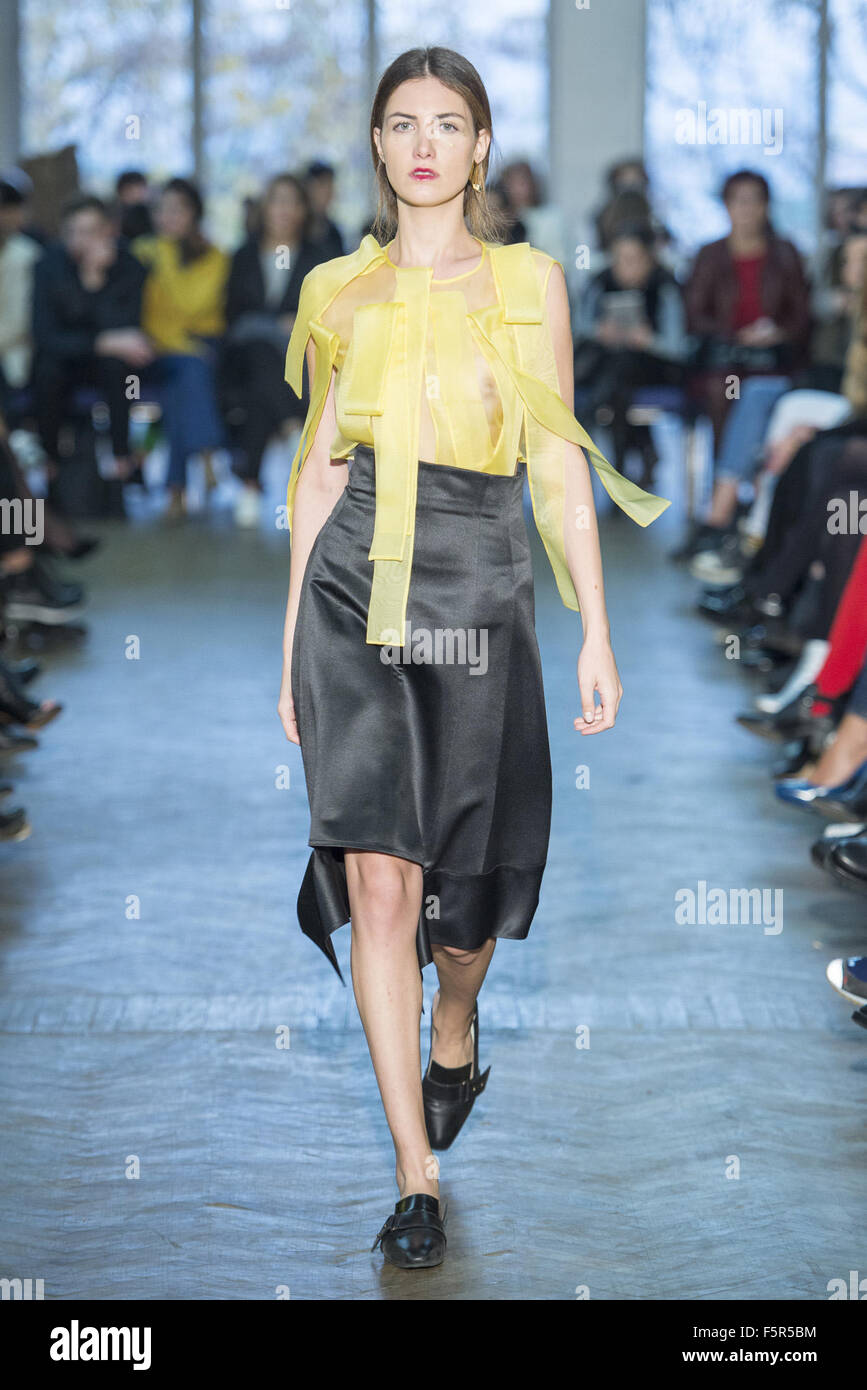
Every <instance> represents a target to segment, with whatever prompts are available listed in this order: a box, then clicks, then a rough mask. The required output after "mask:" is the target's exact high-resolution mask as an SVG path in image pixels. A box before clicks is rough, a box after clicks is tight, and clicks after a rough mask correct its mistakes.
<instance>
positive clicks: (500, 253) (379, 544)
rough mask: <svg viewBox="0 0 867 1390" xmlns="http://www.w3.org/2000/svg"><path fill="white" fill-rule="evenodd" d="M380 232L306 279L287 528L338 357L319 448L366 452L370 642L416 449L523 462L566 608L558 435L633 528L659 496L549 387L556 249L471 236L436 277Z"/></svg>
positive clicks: (463, 463)
mask: <svg viewBox="0 0 867 1390" xmlns="http://www.w3.org/2000/svg"><path fill="white" fill-rule="evenodd" d="M391 244H392V243H389V244H388V245H387V246H385V247H383V246H380V244H379V242H378V241H377V240H376V239H375V237H373V236H372V235H368V236H366V237H364V239H363V241H362V242H361V245H360V246H359V247H358V250H357V251H354V252H352V253H351V254H350V255H348V256H337V257H335V258H334V259H333V260H330V261H325V262H324V263H323V264H321V265H318V266H315V267H314V269H313V270H311V271H310V272H309V273H308V274H307V275H306V276H305V278H304V281H303V283H302V286H301V293H300V298H299V303H298V313H297V316H296V320H295V324H294V327H293V330H292V335H291V338H290V340H289V346H288V349H287V353H286V370H285V377H286V381H287V382H288V383H289V385H290V386H291V387H292V389H293V390H294V391H295V394H296V395H298V396H300V395H301V391H302V381H303V377H302V373H303V368H304V355H305V350H306V347H307V343H308V341H309V340H310V339H311V338H312V339H313V342H314V343H315V345H316V370H315V374H314V380H313V381H312V382H311V383H310V406H309V409H308V412H307V418H306V420H305V422H304V427H303V430H302V433H301V438H300V440H299V443H298V449H297V451H296V454H295V457H294V459H293V461H292V470H291V473H290V477H289V486H288V490H287V497H286V502H287V513H288V521H289V528H290V534H291V528H292V514H293V509H294V500H295V490H296V487H297V485H298V477H299V474H300V472H301V469H302V468H303V466H304V461H305V459H306V458H307V455H308V453H309V451H310V446H311V444H312V443H313V438H314V436H315V434H316V429H317V426H318V424H319V420H320V418H321V415H322V409H323V406H324V404H325V399H326V396H327V394H328V388H329V385H330V383H331V376H332V371H333V370H334V369H336V371H337V380H336V383H335V407H336V414H337V434H336V436H335V438H334V439H333V441H332V444H331V457H332V458H348V457H349V456H351V454H352V452H353V449H354V447H355V445H356V444H368V445H370V446H371V447H372V448H373V449H374V451H375V453H376V499H375V500H376V514H375V522H374V531H373V540H372V543H371V546H370V550H369V552H368V559H369V560H372V561H373V575H372V580H371V592H370V603H369V606H368V614H367V635H366V640H367V642H368V643H379V644H384V643H391V644H399V643H401V642H402V641H403V640H404V639H403V634H404V631H405V619H406V605H407V596H408V593H409V581H410V576H411V572H412V551H413V539H414V533H415V504H416V482H417V476H418V461H419V460H420V459H421V460H422V461H424V462H429V463H435V464H447V465H450V466H451V467H456V468H470V469H475V470H477V471H479V472H483V473H496V474H505V475H514V473H515V472H516V471H517V466H518V463H519V462H523V463H526V465H527V475H528V481H529V486H530V497H531V501H532V506H533V516H534V519H535V522H536V526H537V528H538V531H539V534H540V536H541V538H542V541H543V543H544V546H545V549H546V551H547V554H548V558H549V561H550V563H551V568H552V569H553V571H554V577H555V579H556V581H557V587H558V590H559V593H560V597H561V598H562V600H563V603H564V604H565V605H566V607H567V608H572V609H575V610H576V611H577V609H578V599H577V595H576V593H575V587H574V584H573V582H572V578H571V575H570V573H569V569H568V565H567V563H566V553H565V547H564V541H563V537H564V525H565V524H566V519H565V517H564V496H565V482H566V471H565V470H566V467H567V466H568V462H569V455H570V452H572V451H570V448H569V445H570V444H572V445H575V444H577V445H578V446H579V447H580V448H582V449H584V450H586V452H587V453H588V455H589V456H590V459H591V461H592V463H593V466H594V467H595V469H596V472H597V473H598V475H599V478H600V480H601V481H602V483H603V485H604V487H605V489H606V491H607V492H608V493H609V495H610V496H611V497H612V498H613V500H614V501H615V502H616V503H617V504H618V506H620V507H622V508H623V510H624V511H625V512H626V513H627V514H628V515H629V516H630V517H632V519H633V521H636V522H637V523H638V524H639V525H640V526H647V525H649V524H650V522H651V521H654V520H655V519H656V517H657V516H659V514H660V512H662V511H664V510H665V508H666V507H667V506H669V502H668V500H667V499H665V498H663V497H656V496H654V494H653V493H650V492H646V491H645V490H644V489H643V488H640V487H638V485H637V484H636V483H633V482H631V481H630V480H629V479H628V478H625V477H624V476H623V475H622V474H621V473H619V472H618V471H617V470H616V469H615V468H613V467H612V465H611V464H610V463H609V462H608V460H607V459H606V458H605V456H604V455H603V454H602V453H600V451H599V449H597V447H596V445H595V444H594V443H593V440H592V439H591V438H590V436H589V435H588V434H587V433H586V431H585V430H584V429H583V428H582V427H581V425H580V424H579V423H578V421H577V420H576V419H575V416H574V414H573V413H572V411H571V410H570V409H569V408H568V406H567V405H566V403H565V402H564V400H563V398H562V396H561V395H560V389H559V378H558V374H557V364H556V359H555V354H554V346H553V340H552V336H551V331H550V325H549V322H548V314H547V310H546V292H547V286H548V277H549V275H550V273H551V268H552V266H553V265H554V264H555V262H554V258H553V257H551V256H548V255H547V254H546V253H545V252H543V251H540V250H538V249H537V248H535V247H533V246H530V244H529V243H528V242H520V243H518V244H516V245H511V246H497V245H495V244H493V243H488V242H480V246H481V251H482V255H481V260H480V261H479V263H478V265H477V266H476V267H475V268H474V269H472V270H470V271H467V272H465V273H464V274H462V275H456V276H451V277H449V278H448V279H435V278H434V277H433V273H432V270H431V268H430V267H428V266H412V267H406V266H395V265H393V264H392V262H391V260H390V259H389V254H388V253H389V249H390V247H391ZM572 457H573V459H574V453H573V454H572ZM573 524H576V525H577V524H578V522H577V520H576V521H575V522H574V523H573Z"/></svg>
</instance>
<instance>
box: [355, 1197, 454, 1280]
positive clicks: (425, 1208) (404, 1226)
mask: <svg viewBox="0 0 867 1390" xmlns="http://www.w3.org/2000/svg"><path fill="white" fill-rule="evenodd" d="M377 1245H378V1246H380V1248H381V1249H382V1253H383V1255H384V1256H385V1258H386V1259H387V1260H388V1262H389V1264H393V1265H397V1267H398V1269H430V1268H431V1266H432V1265H438V1264H442V1262H443V1259H444V1257H445V1253H446V1232H445V1226H444V1225H443V1221H442V1217H441V1215H440V1203H439V1198H438V1197H434V1196H433V1194H432V1193H430V1192H411V1193H409V1194H408V1195H407V1196H406V1197H401V1198H400V1200H399V1201H398V1202H396V1203H395V1207H394V1211H393V1212H392V1213H391V1215H390V1216H387V1217H386V1218H385V1223H384V1225H383V1226H382V1227H381V1229H380V1230H379V1231H378V1232H377V1236H376V1240H375V1241H374V1242H373V1244H372V1246H371V1247H370V1249H371V1252H373V1251H374V1250H375V1249H376V1247H377Z"/></svg>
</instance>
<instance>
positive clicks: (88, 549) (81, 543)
mask: <svg viewBox="0 0 867 1390" xmlns="http://www.w3.org/2000/svg"><path fill="white" fill-rule="evenodd" d="M101 545H102V541H101V540H100V538H99V536H80V537H79V539H78V540H77V541H76V542H75V545H74V546H73V547H72V549H71V550H61V549H60V548H59V547H58V546H56V545H49V544H48V542H47V541H43V542H42V545H41V546H40V550H42V551H43V552H44V553H45V554H47V555H56V556H57V558H58V559H60V560H83V559H84V557H85V555H90V554H92V553H93V551H94V550H97V549H98V548H99V547H100V546H101Z"/></svg>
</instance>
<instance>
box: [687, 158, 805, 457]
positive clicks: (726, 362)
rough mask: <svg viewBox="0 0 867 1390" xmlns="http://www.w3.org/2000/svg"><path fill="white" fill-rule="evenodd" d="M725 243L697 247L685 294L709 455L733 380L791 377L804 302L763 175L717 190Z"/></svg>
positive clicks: (744, 174) (800, 354)
mask: <svg viewBox="0 0 867 1390" xmlns="http://www.w3.org/2000/svg"><path fill="white" fill-rule="evenodd" d="M722 200H723V202H724V203H725V207H726V212H727V213H728V215H729V220H730V222H731V231H730V232H729V234H728V236H725V237H722V238H721V239H720V240H719V241H713V242H711V243H710V244H709V245H708V246H703V247H702V248H701V250H700V251H699V252H698V254H697V256H696V258H695V263H694V265H693V268H692V273H691V274H690V277H689V280H688V282H687V285H686V287H685V291H684V295H685V301H686V318H687V331H688V332H689V333H690V334H692V335H693V336H694V337H695V338H696V339H697V340H698V352H697V363H698V366H699V368H700V372H699V375H698V376H697V377H696V379H695V382H694V388H693V389H694V390H695V391H696V393H697V394H698V395H699V397H700V398H701V403H702V407H703V409H704V410H705V411H706V413H707V415H708V416H709V417H710V420H711V422H712V424H713V431H714V448H715V449H717V450H718V449H719V445H720V437H721V434H722V427H723V425H724V423H725V418H726V415H727V414H728V411H729V409H730V407H731V403H732V402H731V396H732V392H731V389H730V386H729V379H730V378H731V377H732V376H736V377H738V378H739V379H740V380H741V381H743V380H744V379H745V378H746V377H748V376H756V375H761V374H765V373H772V374H777V375H779V374H786V375H789V374H791V372H792V370H793V369H795V368H797V367H798V366H799V365H801V364H802V362H803V361H804V358H805V352H806V344H807V339H808V335H809V327H810V295H809V286H808V284H807V279H806V276H805V275H804V270H803V266H802V264H801V256H800V253H799V252H798V249H797V247H796V246H794V245H793V244H792V242H791V241H787V240H786V239H785V238H784V237H779V236H777V234H776V232H775V231H774V229H773V227H772V225H771V222H770V218H769V217H768V206H769V202H770V191H769V189H768V184H767V181H766V180H765V179H764V178H763V177H762V175H761V174H756V173H753V172H752V171H751V170H749V169H742V170H740V171H739V172H738V173H736V174H730V175H729V177H728V178H727V179H726V181H725V183H724V184H723V189H722Z"/></svg>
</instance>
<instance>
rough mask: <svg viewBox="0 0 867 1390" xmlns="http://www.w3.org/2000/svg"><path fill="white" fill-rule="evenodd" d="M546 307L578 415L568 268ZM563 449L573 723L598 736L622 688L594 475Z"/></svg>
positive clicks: (564, 385) (551, 284)
mask: <svg viewBox="0 0 867 1390" xmlns="http://www.w3.org/2000/svg"><path fill="white" fill-rule="evenodd" d="M547 305H548V315H549V320H548V321H549V323H550V325H551V336H552V339H553V343H554V356H555V358H556V362H557V375H558V377H559V379H560V395H561V396H562V398H563V400H564V401H565V403H566V405H568V407H569V409H570V410H574V406H575V378H574V369H573V346H572V329H571V323H570V314H569V296H568V294H567V291H566V277H565V275H564V274H563V268H562V266H560V265H559V264H558V263H557V262H555V263H554V265H553V266H552V268H551V271H550V274H549V277H548V290H547ZM563 448H564V450H565V451H566V481H565V499H564V504H563V545H564V550H565V555H566V563H567V565H568V567H569V573H570V575H571V576H572V583H573V584H574V585H575V593H576V595H577V598H578V603H579V606H580V609H581V623H582V626H583V629H584V641H583V643H582V646H581V654H580V656H579V658H578V689H579V692H580V695H581V709H582V711H583V718H582V717H581V716H580V715H579V716H578V717H577V718H576V719H575V721H574V722H575V728H576V729H578V730H580V732H581V733H586V734H596V733H599V732H600V731H601V730H602V729H610V728H611V726H612V725H613V723H614V720H615V718H616V717H617V708H618V706H619V704H620V697H621V695H622V694H623V687H622V686H621V684H620V677H619V676H618V674H617V666H616V664H615V661H614V653H613V652H612V650H611V639H610V635H609V630H608V614H607V612H606V609H605V589H604V586H603V582H602V555H601V552H600V549H599V528H598V526H597V524H596V506H595V503H594V500H593V484H592V482H591V479H590V469H589V467H588V465H587V459H586V457H585V455H584V452H583V450H582V449H580V448H579V447H578V445H577V444H573V443H572V442H571V441H569V440H564V441H563ZM596 690H598V691H599V698H600V701H601V704H600V705H599V706H598V707H594V691H596Z"/></svg>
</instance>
